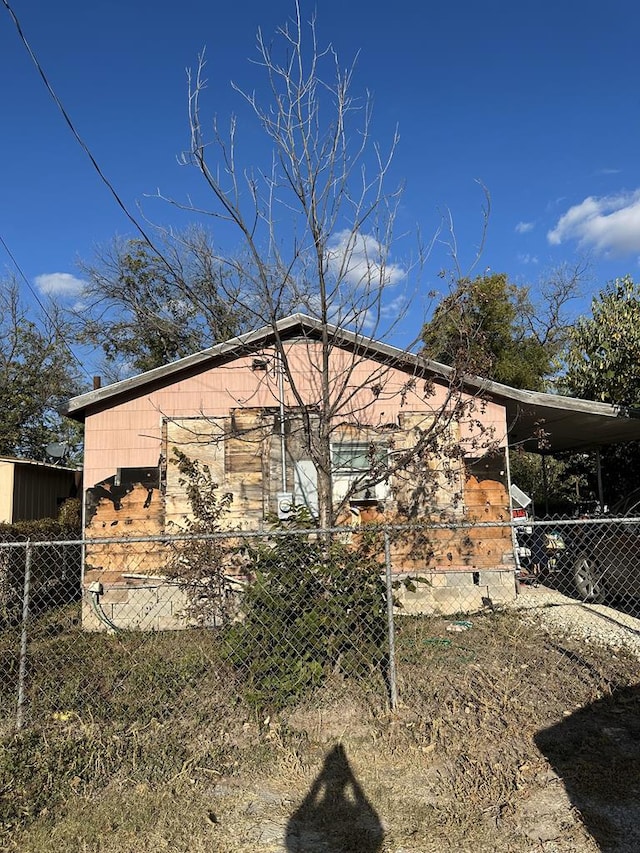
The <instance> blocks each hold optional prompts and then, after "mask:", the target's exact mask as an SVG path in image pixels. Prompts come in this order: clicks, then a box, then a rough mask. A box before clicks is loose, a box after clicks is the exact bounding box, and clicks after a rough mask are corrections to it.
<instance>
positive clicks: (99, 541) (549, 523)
mask: <svg viewBox="0 0 640 853" xmlns="http://www.w3.org/2000/svg"><path fill="white" fill-rule="evenodd" d="M609 524H621V525H633V524H640V517H635V516H634V517H633V518H631V517H609V516H599V517H597V518H557V519H539V520H538V519H517V520H508V521H469V520H467V521H461V520H457V521H441V522H436V521H422V522H420V523H414V524H366V525H362V526H360V527H350V526H344V527H329V528H319V527H313V528H300V529H298V528H292V529H266V530H265V529H263V530H238V529H233V530H221V531H219V532H215V533H175V534H173V533H172V534H167V533H159V534H155V535H153V536H106V537H90V538H87V537H85V538H82V539H59V540H53V539H43V540H27V539H25V540H20V541H1V540H0V551H1V550H8V549H15V548H27V547H28V546H30V547H32V548H42V547H51V546H53V545H57V546H63V547H71V546H78V547H87V546H96V545H117V544H134V543H141V544H143V543H158V544H162V545H170V544H172V543H178V542H203V541H208V540H228V539H243V540H247V539H258V540H259V539H262V540H264V539H275V538H280V537H294V536H314V537H321V536H325V535H330V536H340V535H345V534H351V535H352V534H354V533H363V534H364V533H366V534H370V535H376V534H377V535H383V536H384V535H388V536H394V535H395V534H402V533H422V534H424V533H426V532H428V531H429V530H478V529H483V528H484V529H495V528H511V529H516V530H518V529H520V528H522V527H553V528H558V527H576V526H594V525H598V526H600V525H609Z"/></svg>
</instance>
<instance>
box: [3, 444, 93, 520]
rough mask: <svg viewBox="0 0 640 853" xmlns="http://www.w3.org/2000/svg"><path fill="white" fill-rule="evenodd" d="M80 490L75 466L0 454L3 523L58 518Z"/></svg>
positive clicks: (78, 473)
mask: <svg viewBox="0 0 640 853" xmlns="http://www.w3.org/2000/svg"><path fill="white" fill-rule="evenodd" d="M79 489H80V472H79V471H76V470H74V469H72V468H64V467H62V466H60V465H50V464H48V463H46V462H34V461H33V460H30V459H14V458H12V457H5V456H3V457H0V523H4V524H13V523H14V522H16V521H33V520H35V519H39V518H57V517H58V512H59V511H60V506H61V505H62V504H63V503H64V501H65V500H67V499H68V498H71V497H76V495H77V494H78V491H79Z"/></svg>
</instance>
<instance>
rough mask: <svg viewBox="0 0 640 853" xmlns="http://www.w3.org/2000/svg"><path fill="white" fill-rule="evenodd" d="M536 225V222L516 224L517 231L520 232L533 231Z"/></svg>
mask: <svg viewBox="0 0 640 853" xmlns="http://www.w3.org/2000/svg"><path fill="white" fill-rule="evenodd" d="M535 227H536V223H535V222H518V224H517V225H516V232H517V233H518V234H528V233H529V231H533V229H534V228H535Z"/></svg>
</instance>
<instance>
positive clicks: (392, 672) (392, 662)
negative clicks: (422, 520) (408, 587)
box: [384, 530, 398, 711]
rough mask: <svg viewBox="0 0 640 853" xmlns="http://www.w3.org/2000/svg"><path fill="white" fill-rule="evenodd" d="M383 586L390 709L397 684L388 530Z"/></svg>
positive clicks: (394, 701)
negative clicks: (387, 635)
mask: <svg viewBox="0 0 640 853" xmlns="http://www.w3.org/2000/svg"><path fill="white" fill-rule="evenodd" d="M384 565H385V586H386V588H387V630H388V634H389V675H388V677H389V699H390V701H391V710H392V711H395V710H396V708H397V707H398V685H397V682H396V631H395V623H394V621H393V585H392V580H391V545H390V542H389V531H388V530H385V531H384Z"/></svg>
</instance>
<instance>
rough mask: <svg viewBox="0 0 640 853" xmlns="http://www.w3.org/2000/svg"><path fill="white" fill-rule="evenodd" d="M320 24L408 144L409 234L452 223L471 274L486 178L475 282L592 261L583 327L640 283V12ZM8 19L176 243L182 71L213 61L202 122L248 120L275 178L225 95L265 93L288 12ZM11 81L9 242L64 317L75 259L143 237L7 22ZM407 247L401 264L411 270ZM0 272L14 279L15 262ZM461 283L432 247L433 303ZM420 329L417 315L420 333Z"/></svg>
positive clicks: (0, 43) (0, 75)
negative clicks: (603, 301) (266, 73)
mask: <svg viewBox="0 0 640 853" xmlns="http://www.w3.org/2000/svg"><path fill="white" fill-rule="evenodd" d="M316 5H317V13H318V28H319V32H320V35H321V40H323V41H328V40H330V41H332V43H333V44H334V46H335V47H336V49H337V51H338V53H339V55H340V57H341V60H342V62H343V63H344V64H347V63H348V62H349V61H350V60H351V58H352V57H353V56H354V55H355V54H356V52H359V57H358V62H357V71H356V75H355V79H354V89H355V91H356V92H362V91H364V90H365V89H368V90H369V91H370V92H371V93H372V96H373V99H374V110H375V113H374V123H373V136H374V138H375V139H377V140H379V141H380V142H381V143H382V144H383V145H384V144H385V143H387V142H388V141H389V140H390V138H391V136H392V134H393V132H394V129H395V127H396V125H398V127H399V131H400V143H399V146H398V150H397V154H396V159H395V161H394V166H393V170H392V175H391V179H392V182H394V181H395V182H397V181H404V182H405V184H406V190H405V194H404V197H403V202H402V207H401V211H400V216H399V220H398V233H400V234H407V233H411V232H412V231H413V230H414V229H415V228H416V227H419V228H420V230H421V232H422V234H423V235H425V237H428V236H429V235H430V234H432V233H433V232H434V231H435V229H436V228H437V226H438V223H439V221H440V217H441V216H442V213H443V212H444V211H446V210H450V211H451V213H452V216H453V219H454V222H455V228H456V238H457V242H458V246H459V250H460V258H461V262H462V266H463V268H464V267H465V265H467V264H468V263H469V262H470V261H471V259H472V258H473V255H474V252H475V247H476V245H477V243H478V240H479V238H480V233H481V225H482V216H481V208H482V204H483V198H482V193H481V191H480V189H479V187H478V184H477V183H476V180H478V179H479V180H481V181H482V182H483V184H484V185H485V186H486V187H487V188H488V190H489V192H490V194H491V200H492V212H491V219H490V223H489V230H488V237H487V242H486V246H485V249H484V253H483V255H482V259H481V261H480V264H479V268H478V269H479V271H482V270H484V269H487V268H490V269H492V270H495V271H501V272H502V271H503V272H507V273H508V274H509V275H510V277H511V278H513V279H514V280H515V281H518V282H528V283H531V284H533V285H536V284H537V282H538V281H539V280H540V278H541V276H543V275H544V273H545V271H546V270H548V269H549V268H551V267H554V266H557V265H558V264H559V263H562V262H564V261H567V262H569V263H576V262H577V261H578V260H579V259H581V258H585V257H587V256H588V257H589V258H590V261H591V265H592V277H591V280H590V281H589V282H587V283H585V289H584V300H583V301H582V302H577V303H576V306H575V310H576V311H579V310H587V309H588V297H589V296H590V294H591V292H592V291H594V290H597V289H599V288H600V287H601V286H602V285H603V284H604V283H605V282H606V281H608V280H610V279H612V278H615V277H616V276H621V275H624V274H626V273H630V274H631V275H633V276H634V277H637V276H638V275H639V274H640V273H639V271H638V265H639V258H640V160H639V156H638V150H639V144H638V139H639V138H640V132H639V131H640V109H639V100H640V85H639V82H640V81H639V76H640V75H639V72H638V66H637V33H638V31H639V28H640V6H638V4H637V3H635V2H631V0H613V2H610V3H608V4H602V3H600V2H598V3H596V2H591V0H582V2H577V0H576V2H569V0H560V2H554V3H551V2H548V0H542V2H537V3H533V2H529V3H524V2H520V3H513V2H506V0H502V2H497V0H488V2H486V3H482V4H480V3H478V2H476V1H475V0H464V2H461V0H457V2H456V0H452V2H450V3H449V4H424V3H423V4H417V3H415V2H408V0H397V2H396V3H394V4H391V5H387V6H384V7H382V6H380V7H375V6H374V5H372V4H371V3H366V4H365V3H364V2H362V0H351V1H350V2H349V3H345V2H344V0H341V2H338V0H318V2H317V4H316V3H307V2H305V0H302V2H301V7H302V11H303V15H304V16H306V17H308V16H309V14H310V13H311V11H312V10H313V8H315V7H316ZM12 6H13V9H14V11H15V12H16V14H17V16H18V17H19V19H20V21H21V24H22V26H23V29H24V32H25V35H26V37H27V39H28V40H29V41H30V43H31V46H32V48H33V49H34V51H35V53H36V55H37V56H38V58H39V60H40V62H41V64H42V66H43V67H44V69H45V71H46V73H47V75H48V77H49V79H50V82H51V84H52V85H53V87H54V89H55V90H56V92H57V94H58V96H59V97H60V99H61V100H62V102H63V103H64V105H65V107H66V109H67V110H68V112H69V114H70V115H71V117H72V119H73V121H74V123H75V125H76V127H77V129H78V131H79V133H80V135H81V136H82V137H83V138H84V140H85V141H86V143H87V144H88V146H89V147H90V149H91V151H92V153H93V154H94V156H95V158H96V159H97V161H98V163H99V164H100V166H101V167H102V169H103V170H104V172H105V173H106V175H107V176H108V177H109V179H110V180H111V181H112V182H113V184H114V185H115V187H116V188H117V190H118V192H119V193H120V195H121V197H122V199H123V200H124V202H125V204H126V205H127V206H128V207H129V208H130V209H131V210H132V211H133V212H134V213H135V215H136V216H137V217H140V218H142V214H141V213H140V211H139V209H138V207H137V206H138V205H141V207H142V211H143V213H144V215H145V216H146V217H148V219H150V220H152V221H154V222H157V223H159V224H162V225H174V226H185V225H187V224H189V222H192V221H194V218H193V217H186V216H184V215H180V214H179V213H178V212H177V211H175V210H173V209H171V208H169V207H168V206H166V205H165V204H163V203H161V202H159V201H158V200H153V199H149V198H148V197H147V196H148V195H149V194H153V193H154V192H155V191H156V189H158V188H160V190H161V191H162V192H163V193H164V194H166V195H172V196H175V197H178V198H185V197H186V196H187V194H189V193H194V194H196V195H197V196H198V195H200V194H202V192H203V190H202V187H201V185H200V184H199V183H198V180H197V176H196V174H195V173H194V172H193V171H190V170H189V169H187V168H185V167H181V166H179V165H178V163H177V161H176V156H177V155H178V154H179V153H180V152H181V151H182V150H183V149H185V148H186V147H187V144H188V138H189V137H188V122H187V104H186V92H187V89H186V75H185V68H186V67H187V66H192V65H194V63H195V61H196V56H197V53H198V51H199V50H200V49H201V48H202V47H203V46H205V45H206V48H207V56H208V67H207V76H208V79H209V89H208V92H207V99H206V102H205V107H206V112H207V113H208V116H213V115H214V114H217V115H218V117H219V118H220V119H221V120H225V119H226V118H227V117H228V116H229V115H230V114H231V113H232V112H234V111H238V110H240V118H241V123H240V129H239V133H240V134H241V133H242V132H243V130H244V128H245V127H246V128H247V132H246V134H245V136H244V137H243V139H244V147H243V155H244V159H245V160H246V162H247V164H248V165H250V164H251V163H252V162H259V161H260V160H262V159H264V157H265V155H266V148H265V144H264V141H263V140H262V139H261V138H260V136H259V134H256V133H255V129H254V128H253V127H252V126H250V125H249V124H244V121H245V116H246V112H245V113H243V112H242V103H241V102H239V100H238V96H237V95H236V94H235V93H234V92H233V91H232V89H231V86H230V81H231V80H235V81H237V82H239V83H240V84H241V85H243V86H245V87H248V88H251V87H252V86H254V85H259V83H260V71H259V69H258V68H256V67H255V66H254V65H252V64H251V63H250V62H249V59H250V58H252V57H254V56H255V32H256V29H257V27H258V26H260V27H262V28H263V30H264V32H265V33H272V32H273V31H274V30H275V28H276V27H277V26H278V25H279V24H281V23H282V22H284V21H285V20H286V19H287V18H288V17H289V16H290V15H291V13H292V10H293V5H292V3H291V2H289V0H271V2H269V3H264V2H260V3H259V2H256V0H244V2H240V3H228V4H218V3H212V2H210V0H182V2H181V3H179V4H176V3H171V4H169V3H162V2H157V0H154V2H152V0H128V2H124V0H111V2H109V3H104V2H100V0H97V2H93V3H87V2H85V0H83V2H80V0H59V2H58V3H56V4H51V3H50V2H45V0H28V1H27V0H13V2H12ZM0 80H1V85H0V122H1V125H0V126H1V127H2V132H1V133H0V190H1V198H2V205H1V208H0V235H1V236H2V238H3V240H4V241H6V244H7V246H8V247H9V249H10V250H11V252H12V253H13V255H14V256H15V258H16V260H17V261H18V263H19V264H20V266H21V267H22V270H23V271H24V273H25V275H26V276H27V278H28V279H29V280H30V281H31V282H32V284H33V286H34V288H37V287H38V286H40V287H44V288H45V289H46V288H48V289H49V290H52V291H55V292H56V298H59V299H64V298H65V294H64V289H65V285H66V286H67V287H68V286H70V285H73V284H74V282H73V280H72V279H71V278H69V276H78V275H79V272H78V269H77V266H76V262H77V259H78V258H79V257H81V258H84V259H87V260H90V259H91V257H92V253H93V250H94V246H95V245H96V244H106V243H108V242H109V240H110V239H111V238H112V237H113V236H114V235H115V234H121V235H125V234H131V233H132V228H131V225H130V223H129V222H128V221H127V220H126V218H125V216H124V215H123V213H122V212H121V211H120V210H119V208H118V207H117V205H116V203H115V202H114V200H113V199H112V197H111V196H110V195H109V193H108V191H107V189H106V187H105V186H104V185H103V184H102V183H101V181H100V180H99V178H98V176H97V175H96V173H95V171H94V170H93V168H92V167H91V165H90V163H89V161H88V160H87V157H86V155H85V154H84V153H83V151H82V150H81V148H80V147H79V146H78V144H77V142H76V141H75V140H74V139H73V137H72V135H71V133H70V132H69V129H68V128H67V126H66V125H65V123H64V121H63V119H62V116H61V115H60V113H59V112H58V110H57V108H56V106H55V105H54V103H53V101H52V100H51V98H50V96H49V94H48V92H47V91H46V89H45V87H44V85H43V83H42V81H41V79H40V78H39V76H38V74H37V72H36V70H35V68H34V67H33V65H32V63H31V61H30V58H29V56H28V54H27V53H26V51H25V49H24V47H23V45H22V44H21V42H20V40H19V38H18V35H17V32H16V29H15V27H14V24H13V22H12V20H11V18H10V16H9V14H8V12H7V11H6V9H4V8H3V7H2V5H1V4H0ZM247 121H248V118H247ZM200 197H203V196H202V195H200ZM406 241H407V238H406V237H405V238H402V239H400V240H399V243H398V246H397V248H396V254H395V255H394V258H393V260H394V261H397V262H398V264H402V263H404V255H403V253H404V252H405V250H406V245H407V243H406ZM0 266H1V267H3V268H4V270H5V271H11V269H12V265H11V261H10V259H9V257H8V256H6V254H5V253H4V250H3V249H2V247H1V246H0ZM449 266H450V261H449V259H448V257H447V250H446V247H445V246H443V245H439V244H438V245H436V246H435V248H434V252H433V255H432V257H431V259H430V261H429V264H428V265H427V268H426V270H425V273H424V275H423V278H422V281H421V284H420V287H421V288H422V290H423V292H426V291H427V290H429V289H431V288H437V287H440V288H441V287H442V286H443V285H442V281H441V280H440V279H439V278H438V277H437V272H438V270H440V269H443V268H448V267H449ZM55 274H64V275H66V276H67V278H65V277H62V278H51V276H54V275H55ZM43 276H44V277H45V278H41V277H43ZM46 276H49V278H46ZM25 295H26V298H27V299H30V297H29V295H28V293H27V291H26V286H25ZM69 298H70V297H69ZM419 317H421V313H420V310H417V311H416V312H412V321H411V322H412V323H414V324H415V323H416V322H417V318H419ZM411 322H408V323H407V324H406V325H405V327H404V329H403V332H402V334H403V335H405V337H406V339H407V340H409V338H410V337H411V336H412V334H413V332H414V331H415V328H413V327H412V326H411ZM396 342H397V343H400V344H401V343H403V340H402V335H401V336H400V338H399V339H397V340H396Z"/></svg>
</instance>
